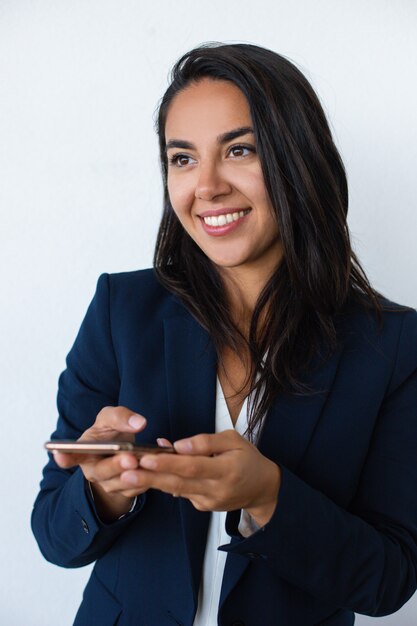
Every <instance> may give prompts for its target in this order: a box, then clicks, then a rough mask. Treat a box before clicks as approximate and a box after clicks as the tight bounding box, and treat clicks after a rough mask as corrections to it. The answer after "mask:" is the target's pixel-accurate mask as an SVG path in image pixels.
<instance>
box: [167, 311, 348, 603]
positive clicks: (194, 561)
mask: <svg viewBox="0 0 417 626" xmlns="http://www.w3.org/2000/svg"><path fill="white" fill-rule="evenodd" d="M164 330H165V353H166V354H165V356H166V379H167V387H168V399H169V412H170V423H171V433H172V437H173V440H174V441H175V440H177V439H181V438H183V437H189V436H192V435H196V434H198V433H203V432H208V433H212V432H214V430H215V411H216V362H217V361H216V354H215V350H214V347H213V345H212V342H211V340H210V337H209V335H208V333H207V332H206V331H205V330H204V329H203V328H202V327H201V326H200V325H199V324H198V323H197V322H196V321H195V320H194V318H192V317H191V316H190V315H189V314H187V313H185V314H181V315H178V316H176V317H170V318H167V319H165V321H164ZM342 351H343V348H342V346H340V347H339V348H338V349H337V350H336V351H335V352H334V354H333V355H332V357H331V358H330V359H328V360H327V361H326V362H325V363H320V362H319V360H318V359H317V361H316V364H313V367H312V368H310V369H309V372H308V373H307V374H306V375H305V376H304V377H303V382H304V383H305V384H306V385H307V386H308V388H309V389H311V393H308V394H305V395H295V394H289V393H285V394H284V393H283V394H280V396H279V397H278V398H277V399H276V400H275V402H274V404H273V406H272V407H271V409H270V410H269V412H268V415H267V417H266V419H265V422H264V425H263V428H262V432H261V434H260V437H259V442H258V448H259V450H260V451H261V452H262V454H264V455H265V456H267V457H269V458H270V459H272V460H273V461H275V462H276V463H278V464H282V465H284V466H285V467H287V468H288V469H289V470H291V471H293V472H296V471H297V469H298V468H299V466H300V464H301V463H302V460H303V458H304V455H305V453H306V451H307V449H308V445H309V442H310V440H311V437H312V436H313V433H314V429H315V427H316V425H317V422H318V419H319V417H320V414H321V412H322V410H323V407H324V404H325V402H326V399H327V397H328V394H329V392H330V390H331V387H332V384H333V381H334V378H335V376H336V372H337V367H338V363H339V360H340V357H341V354H342ZM179 506H180V512H181V518H182V525H183V533H184V543H185V545H186V547H187V553H188V559H189V563H190V570H191V579H192V580H191V584H192V591H193V596H194V601H195V602H197V598H198V590H199V583H200V577H201V571H202V565H203V560H204V552H205V546H206V538H207V531H208V524H209V520H210V514H209V513H202V512H199V511H197V510H196V509H195V508H194V507H193V506H192V504H191V503H190V502H189V501H188V500H185V499H184V500H183V499H180V500H179ZM230 515H233V512H232V513H230ZM234 540H236V539H234ZM232 541H233V540H232ZM248 564H249V560H248V559H247V558H245V557H242V556H241V555H237V554H233V553H229V554H228V558H227V561H226V568H225V575H224V577H223V585H222V592H221V604H222V603H223V602H224V600H225V599H226V598H227V596H228V594H229V593H230V591H231V590H232V589H233V587H234V586H235V585H236V583H237V582H238V580H239V578H240V577H241V576H242V574H243V572H244V571H245V569H246V568H247V566H248Z"/></svg>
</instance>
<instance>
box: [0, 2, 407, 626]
mask: <svg viewBox="0 0 417 626" xmlns="http://www.w3.org/2000/svg"><path fill="white" fill-rule="evenodd" d="M209 40H220V41H246V42H252V43H257V44H259V45H263V46H265V47H269V48H272V49H273V50H276V51H277V52H280V53H282V54H284V55H286V56H288V57H290V58H291V59H292V60H294V61H295V62H296V63H297V64H298V65H299V67H300V68H301V69H302V70H303V71H304V72H305V73H306V75H307V76H308V78H309V79H310V80H311V82H312V83H313V86H314V87H315V88H316V90H317V91H318V93H319V96H320V98H321V99H322V102H323V104H324V107H325V109H326V111H327V113H328V116H329V118H330V121H331V124H332V128H333V130H334V134H335V138H336V142H337V144H338V146H339V147H340V150H341V153H342V156H343V158H344V161H345V164H346V167H347V171H348V177H349V183H350V227H351V230H352V233H353V239H354V244H355V248H356V250H357V252H358V253H359V256H360V258H361V259H362V261H363V263H364V266H365V268H366V270H367V271H368V273H369V276H370V278H371V280H372V281H373V283H374V285H375V286H376V287H377V288H378V289H380V290H382V291H383V292H384V293H386V294H387V295H389V296H390V297H391V298H392V299H395V300H397V301H400V302H402V303H405V304H410V305H413V306H415V305H417V271H416V270H417V262H416V260H417V259H416V257H417V252H416V245H415V241H416V234H417V206H416V204H417V203H416V195H417V194H416V186H415V170H416V162H417V136H416V135H417V119H416V111H417V92H416V87H415V79H416V67H417V43H416V42H417V3H416V2H415V0H341V1H340V0H339V1H337V0H314V1H312V0H311V1H308V0H292V1H289V0H285V1H282V0H265V1H257V2H253V0H249V1H248V0H231V1H228V2H226V1H225V0H209V1H207V2H205V3H203V2H196V1H195V0H193V1H189V0H176V1H175V2H172V1H168V0H166V1H164V0H159V1H154V2H150V3H145V2H141V1H140V0H137V1H134V0H114V1H112V0H55V1H53V0H33V1H30V0H26V1H25V0H13V1H12V0H9V1H8V0H0V211H1V228H0V285H1V309H0V311H1V326H0V328H1V334H0V354H1V363H0V381H1V408H2V411H1V413H2V421H1V424H2V429H1V430H2V439H3V442H4V445H3V446H2V460H3V468H2V472H1V478H0V480H1V494H2V503H3V506H2V513H1V515H0V537H1V556H0V623H1V624H5V625H7V626H21V625H22V624H25V625H28V626H55V625H56V624H60V625H63V626H65V625H67V624H68V625H70V624H71V623H72V619H73V616H74V614H75V611H76V608H77V607H78V604H79V601H80V598H81V593H82V589H83V586H84V584H85V581H86V579H87V576H88V573H89V570H88V568H87V569H83V570H63V569H60V568H58V567H55V566H53V565H50V564H48V563H46V562H45V561H44V560H43V559H42V557H41V555H40V553H39V552H38V548H37V546H36V544H35V541H34V539H33V537H32V536H31V533H30V529H29V517H30V512H31V507H32V502H33V499H34V498H35V495H36V492H37V486H38V482H39V479H40V472H41V467H42V466H43V464H44V462H45V459H46V456H45V454H44V452H43V450H42V443H43V442H44V440H45V439H47V438H48V436H49V434H50V432H51V431H52V430H53V429H54V424H55V420H56V408H55V395H56V384H57V377H58V375H59V373H60V371H61V370H62V369H63V367H64V357H65V355H66V353H67V352H68V350H69V348H70V346H71V344H72V342H73V340H74V338H75V334H76V332H77V330H78V327H79V324H80V322H81V319H82V317H83V315H84V313H85V310H86V307H87V305H88V303H89V301H90V299H91V297H92V295H93V292H94V289H95V284H96V279H97V277H98V275H99V274H100V273H101V272H103V271H108V272H116V271H123V270H132V269H137V268H142V267H147V266H149V265H150V264H151V259H152V251H153V242H154V237H155V233H156V229H157V225H158V221H159V218H160V214H161V184H160V181H159V165H158V160H157V141H156V136H155V134H154V130H153V113H154V110H155V108H156V105H157V102H158V100H159V98H160V97H161V95H162V93H163V91H164V90H165V88H166V86H167V75H168V71H169V68H170V67H171V65H172V64H173V62H174V61H175V60H176V59H177V58H178V56H179V55H180V54H182V53H183V52H185V51H186V50H188V49H190V48H192V47H193V46H195V45H196V44H198V43H201V42H203V41H209ZM371 622H372V623H374V622H376V620H375V619H372V618H364V617H358V618H357V624H360V625H361V624H362V625H365V624H370V623H371ZM378 623H380V624H391V625H395V626H412V625H413V626H415V624H416V623H417V596H415V597H414V599H413V600H411V601H410V602H409V603H408V604H407V605H406V606H405V607H404V608H403V609H402V610H401V611H400V612H399V613H397V614H396V615H395V616H392V617H387V618H382V619H380V620H378ZM152 626H153V625H152ZM155 626H157V625H155ZM266 626H267V625H266ZM268 626H269V625H268ZM271 626H272V625H271Z"/></svg>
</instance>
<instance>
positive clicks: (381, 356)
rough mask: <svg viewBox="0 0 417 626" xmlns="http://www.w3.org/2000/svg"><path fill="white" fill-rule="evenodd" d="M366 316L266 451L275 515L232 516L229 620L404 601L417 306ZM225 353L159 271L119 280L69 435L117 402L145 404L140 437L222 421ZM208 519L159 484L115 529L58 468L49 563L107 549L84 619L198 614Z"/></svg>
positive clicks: (80, 560) (99, 307)
mask: <svg viewBox="0 0 417 626" xmlns="http://www.w3.org/2000/svg"><path fill="white" fill-rule="evenodd" d="M383 317H384V325H383V329H382V330H381V331H379V330H378V324H377V322H376V320H375V318H374V316H373V314H370V313H364V312H361V311H354V310H352V311H350V312H346V314H345V315H344V316H343V317H341V319H340V320H339V322H338V337H339V345H338V348H337V350H336V352H335V353H334V354H333V356H332V357H331V359H330V360H328V361H327V362H326V363H325V364H319V361H318V360H317V363H316V367H312V368H311V371H310V373H309V374H308V375H307V376H306V377H305V382H306V383H307V384H309V385H311V388H312V389H313V390H314V393H312V394H309V395H308V396H295V395H290V394H281V395H280V397H279V398H278V399H277V400H276V402H275V404H274V405H273V407H272V408H271V410H270V411H269V413H268V415H267V418H266V421H265V426H264V428H263V431H262V435H261V437H260V441H259V449H260V450H261V452H262V453H263V454H264V455H266V456H267V457H269V458H270V459H272V460H273V461H274V462H276V463H278V464H279V466H280V467H281V471H282V486H281V490H280V493H279V501H278V505H277V507H276V510H275V512H274V514H273V517H272V519H271V520H270V522H269V523H268V524H267V525H266V526H265V527H263V528H261V529H260V530H259V531H257V532H256V533H255V534H253V535H252V536H251V537H249V538H246V539H245V538H243V537H242V536H241V535H240V534H239V531H238V521H239V515H240V513H239V511H235V512H230V513H229V514H228V516H227V530H228V533H229V534H230V535H231V543H230V544H229V545H226V546H223V547H222V548H221V549H222V550H225V551H227V553H228V556H227V561H226V568H225V573H224V578H223V586H222V591H221V599H220V606H219V624H221V625H222V626H223V625H224V626H226V625H228V626H229V625H233V624H234V625H244V624H246V625H247V626H258V625H259V626H273V625H275V624H277V625H279V626H310V625H313V624H323V625H326V626H347V625H350V624H353V622H354V612H358V613H364V614H366V615H373V616H380V615H386V614H388V613H392V612H394V611H396V610H398V609H399V608H400V607H401V606H402V605H403V604H404V603H405V602H406V601H407V600H408V599H409V598H410V596H411V595H412V594H413V592H414V591H415V589H416V585H417V583H416V579H417V314H416V312H415V311H413V310H409V309H402V310H399V311H398V310H397V311H396V312H390V311H386V312H384V314H383ZM215 385H216V356H215V352H214V349H213V346H212V343H211V341H210V338H209V336H208V334H207V333H206V331H205V330H204V329H203V328H202V327H201V326H200V325H199V324H198V323H197V322H196V321H195V320H194V318H193V317H192V316H191V315H190V314H189V312H188V311H187V310H186V309H185V307H184V306H183V305H182V304H181V303H180V301H179V300H178V299H177V298H176V297H174V296H173V295H171V294H169V293H168V292H167V291H166V290H165V289H164V288H163V287H162V286H161V285H160V284H159V283H158V282H157V280H156V279H155V276H154V273H153V271H152V270H144V271H138V272H129V273H123V274H115V275H110V276H109V275H107V274H104V275H102V276H101V277H100V279H99V281H98V286H97V291H96V294H95V297H94V299H93V301H92V303H91V305H90V307H89V309H88V312H87V314H86V317H85V319H84V321H83V323H82V326H81V329H80V331H79V334H78V336H77V339H76V341H75V344H74V346H73V347H72V349H71V351H70V353H69V355H68V358H67V369H66V370H65V371H64V372H63V374H62V375H61V377H60V380H59V391H58V409H59V419H58V425H57V429H56V431H55V432H54V434H53V437H54V438H63V439H66V438H78V437H79V436H80V435H81V433H82V432H83V431H85V430H86V429H87V428H89V427H90V426H91V425H92V423H93V422H94V420H95V417H96V415H97V413H98V412H99V411H100V409H102V407H104V406H108V405H124V406H126V407H129V408H130V409H132V410H133V411H137V412H139V413H141V414H143V415H145V416H146V418H147V419H148V426H147V428H146V430H145V431H144V432H143V433H140V434H139V435H138V436H137V441H138V442H141V441H142V442H143V441H147V442H148V441H149V442H154V441H155V439H156V437H167V438H168V439H170V440H173V441H175V440H177V439H180V438H182V437H187V436H191V435H194V434H197V433H201V432H208V433H209V432H213V431H214V418H215V395H216V394H215ZM209 516H210V514H209V513H204V512H199V511H197V510H195V509H194V508H193V506H192V505H191V504H190V502H189V501H188V500H185V499H181V498H179V499H177V498H173V497H171V496H170V495H167V494H164V493H161V492H158V491H156V490H149V491H148V492H147V493H146V494H143V495H142V496H140V497H139V498H138V502H137V505H136V507H135V510H134V511H133V512H132V513H130V514H129V515H127V516H126V517H125V518H123V519H121V520H119V521H116V522H114V523H111V524H103V523H102V522H101V521H100V519H99V518H98V516H97V514H96V511H95V508H94V503H93V502H92V501H91V498H90V496H89V493H88V490H86V486H85V481H84V479H83V475H82V473H81V471H80V469H79V468H77V469H72V470H63V469H60V468H59V467H57V465H56V464H55V463H54V461H53V459H52V458H50V460H49V463H48V464H47V465H46V467H45V469H44V477H43V480H42V483H41V491H40V494H39V496H38V498H37V500H36V503H35V506H34V511H33V516H32V526H33V531H34V533H35V536H36V539H37V541H38V543H39V546H40V549H41V551H42V553H43V555H44V556H45V558H46V559H48V560H49V561H51V562H53V563H56V564H57V565H60V566H63V567H80V566H83V565H85V564H87V563H91V562H93V561H96V564H95V566H94V570H93V573H92V575H91V578H90V580H89V582H88V584H87V587H86V590H85V593H84V597H83V601H82V604H81V607H80V609H79V611H78V613H77V617H76V619H75V624H76V625H77V626H92V625H97V626H113V625H115V624H117V625H118V626H128V625H131V626H133V625H135V626H172V625H173V624H183V625H188V626H191V625H192V623H193V618H194V614H195V610H196V604H197V598H198V589H199V584H200V575H201V571H202V563H203V557H204V549H205V543H206V533H207V527H208V522H209Z"/></svg>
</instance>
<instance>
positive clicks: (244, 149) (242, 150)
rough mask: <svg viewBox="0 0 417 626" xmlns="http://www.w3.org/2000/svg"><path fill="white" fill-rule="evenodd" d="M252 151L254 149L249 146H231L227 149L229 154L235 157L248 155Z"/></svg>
mask: <svg viewBox="0 0 417 626" xmlns="http://www.w3.org/2000/svg"><path fill="white" fill-rule="evenodd" d="M253 152H255V149H254V148H250V147H249V146H232V147H231V148H230V150H229V154H230V155H231V156H233V157H236V158H241V157H245V156H248V154H250V153H253Z"/></svg>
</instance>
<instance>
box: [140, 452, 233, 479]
mask: <svg viewBox="0 0 417 626" xmlns="http://www.w3.org/2000/svg"><path fill="white" fill-rule="evenodd" d="M139 464H140V467H142V468H144V469H147V470H150V471H152V472H159V473H164V474H172V475H175V476H179V477H182V478H197V479H202V478H211V479H216V478H220V477H221V476H223V474H224V469H225V468H224V463H223V461H222V460H220V459H219V458H218V457H209V456H196V455H188V454H187V455H185V454H184V455H180V454H163V453H161V454H146V455H144V456H143V457H142V458H141V459H140V460H139Z"/></svg>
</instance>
